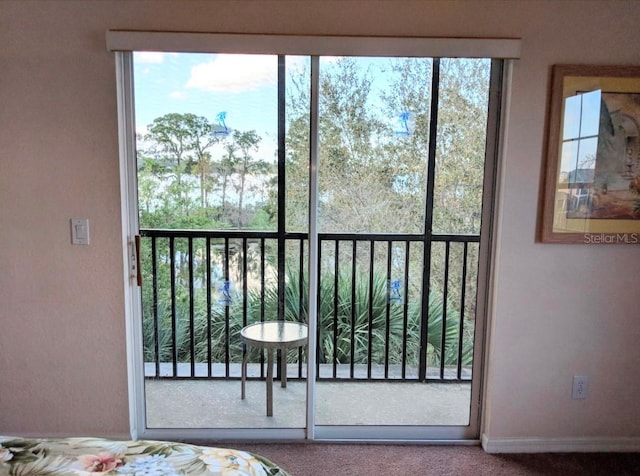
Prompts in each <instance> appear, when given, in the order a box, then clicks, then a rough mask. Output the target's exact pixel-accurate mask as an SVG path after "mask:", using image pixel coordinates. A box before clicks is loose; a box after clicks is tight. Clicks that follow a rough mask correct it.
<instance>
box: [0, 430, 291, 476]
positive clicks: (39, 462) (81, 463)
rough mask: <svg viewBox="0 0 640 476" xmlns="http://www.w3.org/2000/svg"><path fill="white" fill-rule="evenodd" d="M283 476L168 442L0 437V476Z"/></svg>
mask: <svg viewBox="0 0 640 476" xmlns="http://www.w3.org/2000/svg"><path fill="white" fill-rule="evenodd" d="M44 474H46V475H52V476H53V475H78V476H99V475H112V476H117V475H131V476H143V475H154V476H177V475H196V474H197V475H207V474H209V475H225V476H226V475H241V476H244V475H247V476H289V475H288V473H287V472H286V471H284V470H283V469H282V468H280V467H278V466H277V465H276V464H274V463H272V462H271V461H269V460H268V459H266V458H264V457H262V456H260V455H257V454H253V453H249V452H246V451H240V450H235V449H230V448H216V447H210V446H197V445H190V444H185V443H175V442H168V441H151V440H138V441H115V440H107V439H102V438H58V439H28V438H18V437H10V436H0V475H12V476H27V475H31V476H33V475H44Z"/></svg>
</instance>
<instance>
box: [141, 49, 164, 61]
mask: <svg viewBox="0 0 640 476" xmlns="http://www.w3.org/2000/svg"><path fill="white" fill-rule="evenodd" d="M135 59H136V63H146V64H160V63H162V62H163V61H164V53H163V52H161V51H136V53H135Z"/></svg>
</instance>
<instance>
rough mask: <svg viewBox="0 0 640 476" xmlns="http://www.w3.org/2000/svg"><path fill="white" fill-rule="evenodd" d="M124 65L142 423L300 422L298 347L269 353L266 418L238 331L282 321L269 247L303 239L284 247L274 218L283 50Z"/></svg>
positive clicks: (302, 387) (156, 57) (166, 56)
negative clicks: (130, 97)
mask: <svg viewBox="0 0 640 476" xmlns="http://www.w3.org/2000/svg"><path fill="white" fill-rule="evenodd" d="M133 60H134V61H133V63H134V85H135V117H136V133H137V170H138V174H137V182H138V204H139V223H140V234H141V241H142V250H143V259H142V272H143V277H144V284H143V287H142V298H143V299H142V301H143V304H142V310H143V318H142V330H143V340H144V344H143V347H144V348H143V349H141V350H140V351H141V352H142V353H143V355H144V362H145V364H144V373H145V407H146V426H147V428H150V429H172V428H175V429H206V428H251V429H255V428H304V427H305V425H306V383H305V381H304V372H305V371H304V368H305V366H306V356H305V354H304V353H303V352H301V351H296V350H290V351H288V352H286V355H284V354H283V353H280V354H281V355H276V356H275V358H276V359H286V360H287V361H288V366H287V367H286V368H287V371H288V372H287V373H288V381H287V385H286V388H284V387H283V386H281V385H280V382H283V379H282V370H283V369H284V367H282V366H277V369H278V370H277V371H276V375H275V379H276V382H275V384H274V385H273V394H272V396H273V416H267V411H266V409H267V400H268V396H267V390H266V389H267V386H266V382H265V380H266V379H267V376H268V368H267V367H268V366H267V362H268V359H267V355H268V354H267V351H266V350H262V349H260V348H259V347H256V345H255V343H254V345H253V347H245V345H244V344H245V343H244V341H243V340H242V339H241V335H240V331H241V329H243V327H245V326H247V325H250V324H252V323H256V322H261V321H271V320H277V319H281V318H282V317H283V315H282V309H281V306H280V304H279V303H280V298H281V296H282V291H281V289H282V286H283V283H284V282H285V279H284V277H283V276H282V273H283V270H284V269H285V267H284V262H283V259H284V254H283V253H282V250H284V249H285V248H286V247H289V248H296V247H297V248H300V243H302V241H303V240H302V239H301V238H298V239H297V241H295V240H292V241H291V242H290V243H285V239H284V236H283V234H282V232H283V231H284V230H283V225H282V224H281V220H280V213H281V207H280V205H279V204H280V203H282V199H281V196H282V190H280V182H279V180H278V177H279V174H280V171H281V170H282V167H281V163H282V159H283V158H284V157H283V156H282V157H280V156H279V154H278V150H279V148H280V142H279V141H280V140H281V138H282V137H284V131H281V128H282V127H283V124H284V121H281V120H280V118H281V117H283V114H284V109H283V107H282V105H283V104H284V101H283V100H284V96H283V95H282V90H281V89H280V88H279V86H278V84H279V83H278V81H279V72H278V70H279V64H281V63H282V61H283V60H284V58H279V57H278V56H276V55H234V54H185V53H149V52H136V53H134V58H133ZM281 132H282V133H281ZM245 355H246V356H248V363H247V371H246V375H247V383H246V392H245V398H244V399H241V384H240V379H241V374H242V362H243V357H244V356H245ZM278 361H279V362H281V360H278ZM273 367H275V365H274V366H273Z"/></svg>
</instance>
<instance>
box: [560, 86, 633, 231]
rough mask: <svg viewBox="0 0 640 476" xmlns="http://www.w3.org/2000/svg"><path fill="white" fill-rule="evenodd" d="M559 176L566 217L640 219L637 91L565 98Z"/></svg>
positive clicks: (593, 92)
mask: <svg viewBox="0 0 640 476" xmlns="http://www.w3.org/2000/svg"><path fill="white" fill-rule="evenodd" d="M558 178H559V180H558V181H559V184H558V185H559V192H564V193H565V194H566V202H565V210H566V215H567V218H591V219H625V220H636V219H640V94H639V93H622V92H604V91H601V90H595V91H589V92H580V93H578V94H576V95H574V96H570V97H568V98H566V100H565V115H564V127H563V138H562V159H561V167H560V174H559V177H558ZM562 185H564V187H562Z"/></svg>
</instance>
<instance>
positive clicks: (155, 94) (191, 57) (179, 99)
mask: <svg viewBox="0 0 640 476" xmlns="http://www.w3.org/2000/svg"><path fill="white" fill-rule="evenodd" d="M134 81H135V102H136V129H137V130H138V131H143V130H144V129H145V128H146V126H148V125H149V124H151V122H152V121H153V120H154V119H155V118H157V117H160V116H162V115H164V114H167V113H170V112H177V113H187V112H189V113H193V114H196V115H199V116H204V117H206V118H207V119H209V120H210V121H216V122H217V120H216V117H217V116H218V114H220V113H221V112H226V124H227V126H228V127H229V128H232V129H240V130H251V129H255V130H256V131H257V132H258V133H259V134H260V135H261V136H263V137H265V135H275V134H276V124H277V57H276V56H262V55H254V56H249V55H242V56H241V55H213V54H195V53H179V54H178V53H150V52H146V53H145V52H141V53H134Z"/></svg>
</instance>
